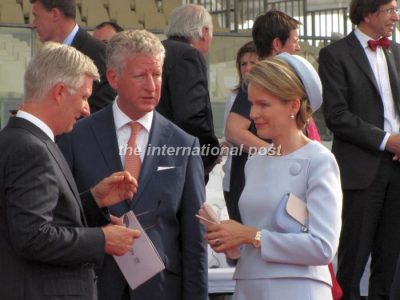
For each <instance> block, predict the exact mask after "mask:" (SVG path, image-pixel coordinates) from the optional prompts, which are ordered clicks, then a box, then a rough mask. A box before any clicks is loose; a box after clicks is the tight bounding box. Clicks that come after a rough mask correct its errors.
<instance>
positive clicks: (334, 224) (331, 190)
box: [261, 152, 342, 265]
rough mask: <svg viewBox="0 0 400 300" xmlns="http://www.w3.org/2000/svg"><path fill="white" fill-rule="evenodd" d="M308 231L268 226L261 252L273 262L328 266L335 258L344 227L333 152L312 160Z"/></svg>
mask: <svg viewBox="0 0 400 300" xmlns="http://www.w3.org/2000/svg"><path fill="white" fill-rule="evenodd" d="M306 200H307V210H308V214H309V232H308V233H279V232H273V231H269V230H266V229H264V230H263V232H262V241H261V255H262V258H263V259H264V260H266V261H269V262H276V263H287V264H299V265H326V264H328V263H330V262H331V261H332V259H333V258H334V256H335V254H336V251H337V247H338V244H339V235H340V228H341V210H342V191H341V185H340V176H339V168H338V166H337V163H336V160H335V158H334V156H333V155H332V154H331V153H330V152H323V153H318V155H315V156H314V157H313V159H312V160H311V164H310V169H309V173H308V181H307V189H306Z"/></svg>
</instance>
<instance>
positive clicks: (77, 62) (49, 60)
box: [24, 42, 100, 101]
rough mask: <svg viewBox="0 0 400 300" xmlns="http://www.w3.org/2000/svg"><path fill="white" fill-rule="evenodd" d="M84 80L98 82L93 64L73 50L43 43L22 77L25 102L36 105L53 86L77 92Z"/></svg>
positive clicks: (62, 45) (59, 45)
mask: <svg viewBox="0 0 400 300" xmlns="http://www.w3.org/2000/svg"><path fill="white" fill-rule="evenodd" d="M85 76H88V77H91V78H93V80H99V78H100V76H99V72H98V70H97V67H96V66H95V64H94V63H93V61H92V60H91V59H90V58H89V57H87V56H86V55H84V54H83V53H81V52H79V51H78V50H76V49H75V48H73V47H70V46H67V45H64V44H59V43H54V42H47V43H45V44H44V46H43V47H42V48H41V49H40V50H39V51H38V52H37V53H36V55H34V56H33V58H32V60H31V61H30V63H29V65H28V67H27V69H26V71H25V77H24V90H25V100H30V101H40V100H41V99H42V98H43V97H44V96H45V95H46V94H47V93H48V92H49V91H50V89H51V88H52V87H53V86H54V85H56V84H57V83H64V84H66V85H67V86H68V88H69V89H72V90H75V89H78V88H80V87H81V86H82V85H83V83H84V79H85Z"/></svg>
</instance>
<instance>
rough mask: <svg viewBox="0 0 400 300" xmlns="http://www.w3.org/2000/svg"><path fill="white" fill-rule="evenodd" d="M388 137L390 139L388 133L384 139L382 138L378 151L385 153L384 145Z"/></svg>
mask: <svg viewBox="0 0 400 300" xmlns="http://www.w3.org/2000/svg"><path fill="white" fill-rule="evenodd" d="M389 137H390V133H389V132H386V134H385V137H384V138H383V140H382V142H381V145H380V146H379V150H381V151H385V148H386V143H387V141H388V139H389Z"/></svg>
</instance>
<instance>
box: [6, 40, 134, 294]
mask: <svg viewBox="0 0 400 300" xmlns="http://www.w3.org/2000/svg"><path fill="white" fill-rule="evenodd" d="M97 78H98V72H97V68H96V67H95V65H94V64H93V62H92V61H91V60H90V59H89V58H88V57H86V56H85V55H83V54H82V53H80V52H78V51H77V50H75V49H74V48H72V47H68V46H66V45H61V44H55V43H49V44H46V45H45V46H44V47H43V48H42V49H41V50H39V52H38V53H37V55H36V56H34V57H33V59H32V60H31V62H30V64H29V66H28V68H27V70H26V73H25V100H24V103H23V105H22V107H21V108H20V110H19V111H18V113H17V114H16V116H15V117H13V118H10V120H9V123H8V125H7V126H6V127H5V128H4V129H3V130H2V131H1V132H0V149H1V151H0V174H1V175H0V266H1V268H0V295H1V298H2V299H7V300H43V299H49V300H51V299H52V300H56V299H71V300H72V299H78V298H79V299H94V273H93V266H95V265H100V264H101V263H102V261H103V259H104V254H105V253H107V254H111V255H122V254H124V253H125V252H126V251H128V250H129V249H130V247H131V246H132V243H133V239H134V238H135V237H137V236H138V235H139V232H138V231H136V230H131V229H128V228H125V227H124V226H119V225H111V224H109V223H110V218H111V217H110V216H109V214H108V211H107V210H106V208H105V207H106V206H109V205H113V204H115V203H118V202H119V201H121V200H123V199H126V198H129V197H132V195H133V194H134V192H135V191H136V188H137V184H136V181H135V180H134V178H133V177H132V176H130V174H129V173H127V172H120V173H116V174H113V175H111V176H110V177H108V178H106V179H104V180H102V179H103V178H99V180H98V181H100V180H102V181H101V182H100V183H98V184H97V185H96V186H95V187H94V188H91V189H90V192H89V191H88V192H85V193H84V194H83V195H82V202H81V199H80V196H79V194H78V191H77V188H76V185H75V182H74V179H73V177H72V174H71V171H70V169H69V167H68V164H67V162H66V161H65V159H64V157H63V155H62V153H61V152H60V150H59V149H58V147H57V145H56V144H55V143H54V136H55V135H58V134H61V133H65V132H68V131H70V130H71V129H72V126H73V124H74V123H75V122H76V120H77V119H78V118H79V117H80V115H81V114H82V112H83V109H84V107H85V104H87V99H88V98H89V96H90V93H91V91H92V82H93V80H94V79H97ZM96 183H97V182H96ZM94 185H95V184H93V186H94ZM88 190H89V188H88ZM88 225H90V226H93V227H90V228H88V227H87V226H88ZM94 226H98V227H94ZM100 226H102V227H100Z"/></svg>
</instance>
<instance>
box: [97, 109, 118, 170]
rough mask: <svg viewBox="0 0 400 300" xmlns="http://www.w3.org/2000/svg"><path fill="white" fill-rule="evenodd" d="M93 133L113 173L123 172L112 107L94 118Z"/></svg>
mask: <svg viewBox="0 0 400 300" xmlns="http://www.w3.org/2000/svg"><path fill="white" fill-rule="evenodd" d="M91 130H92V133H93V135H94V137H95V139H96V142H97V146H98V148H99V149H100V151H101V153H102V155H103V157H104V160H105V162H106V164H107V166H108V168H109V169H110V172H111V173H114V172H118V171H121V170H123V167H122V163H121V158H120V156H119V149H118V141H117V133H116V131H115V122H114V115H113V111H112V105H109V106H108V107H107V108H105V109H103V110H102V111H100V112H98V113H97V114H96V115H95V116H93V122H92V124H91Z"/></svg>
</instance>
